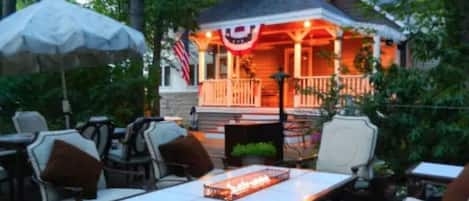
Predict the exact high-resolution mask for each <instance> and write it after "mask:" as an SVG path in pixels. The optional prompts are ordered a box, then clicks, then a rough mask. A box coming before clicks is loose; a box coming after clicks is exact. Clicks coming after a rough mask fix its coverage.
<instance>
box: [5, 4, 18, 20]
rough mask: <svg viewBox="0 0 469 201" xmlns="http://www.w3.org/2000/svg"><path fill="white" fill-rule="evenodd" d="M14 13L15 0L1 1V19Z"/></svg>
mask: <svg viewBox="0 0 469 201" xmlns="http://www.w3.org/2000/svg"><path fill="white" fill-rule="evenodd" d="M15 11H16V0H2V18H4V17H7V16H8V15H11V14H12V13H14V12H15Z"/></svg>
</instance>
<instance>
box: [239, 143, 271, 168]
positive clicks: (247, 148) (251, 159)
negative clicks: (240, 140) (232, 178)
mask: <svg viewBox="0 0 469 201" xmlns="http://www.w3.org/2000/svg"><path fill="white" fill-rule="evenodd" d="M276 154H277V150H276V149H275V146H274V145H273V144H272V143H270V142H269V143H266V142H259V143H249V144H245V145H241V144H238V145H236V146H235V147H234V148H233V151H232V152H231V155H232V156H235V157H239V158H241V162H242V164H243V165H253V164H265V162H266V159H269V158H273V157H275V155H276Z"/></svg>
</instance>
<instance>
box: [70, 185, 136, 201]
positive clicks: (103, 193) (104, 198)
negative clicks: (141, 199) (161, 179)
mask: <svg viewBox="0 0 469 201" xmlns="http://www.w3.org/2000/svg"><path fill="white" fill-rule="evenodd" d="M144 192H145V191H144V190H139V189H128V188H108V189H102V190H99V191H98V196H97V198H96V199H93V200H83V201H112V200H117V199H120V198H125V197H129V196H133V195H137V194H140V193H144ZM64 201H75V199H66V200H64Z"/></svg>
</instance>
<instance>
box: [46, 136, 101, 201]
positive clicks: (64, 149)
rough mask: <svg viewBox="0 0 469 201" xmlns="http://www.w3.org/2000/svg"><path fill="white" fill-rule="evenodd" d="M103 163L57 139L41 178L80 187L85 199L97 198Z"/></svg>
mask: <svg viewBox="0 0 469 201" xmlns="http://www.w3.org/2000/svg"><path fill="white" fill-rule="evenodd" d="M102 169H103V165H102V163H101V162H100V161H99V160H97V159H96V158H94V157H93V156H91V155H89V154H87V153H86V152H84V151H82V150H80V149H79V148H77V147H75V146H73V145H71V144H68V143H66V142H64V141H61V140H55V141H54V145H53V147H52V152H51V154H50V157H49V161H47V166H46V168H45V169H44V171H43V172H42V173H41V179H42V180H44V181H47V182H50V183H52V184H54V185H57V186H64V187H80V188H82V189H83V191H82V196H83V198H85V199H96V192H97V184H98V180H99V177H100V176H101V171H102Z"/></svg>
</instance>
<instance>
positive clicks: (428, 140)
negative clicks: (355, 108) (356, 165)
mask: <svg viewBox="0 0 469 201" xmlns="http://www.w3.org/2000/svg"><path fill="white" fill-rule="evenodd" d="M437 71H440V70H439V69H438V68H437V69H434V70H432V71H430V72H426V71H422V70H419V69H416V68H412V69H405V68H399V67H397V66H394V67H392V68H391V69H389V70H388V71H382V70H380V71H379V72H378V73H376V74H374V75H373V76H372V82H373V83H374V86H375V87H376V91H375V93H374V94H373V95H370V96H368V97H366V98H365V99H364V101H363V102H362V110H363V112H364V113H365V114H367V115H368V116H369V117H370V119H371V120H372V121H373V123H375V124H376V125H377V126H378V128H379V132H380V136H379V140H378V146H377V154H378V156H379V157H381V158H382V159H384V160H386V161H388V162H389V164H390V166H391V167H392V168H393V169H394V170H397V171H398V173H400V174H403V173H404V171H405V169H406V168H407V167H410V166H411V165H412V164H415V163H417V162H419V161H433V162H441V163H452V164H464V163H466V162H467V161H469V157H468V156H467V154H466V149H465V148H466V146H467V144H468V143H469V116H468V114H469V112H468V110H467V109H451V108H452V107H455V108H457V107H464V106H466V105H468V103H469V96H468V93H467V91H466V92H465V93H463V91H465V90H463V89H462V88H461V86H460V87H457V86H455V85H452V84H451V85H452V86H450V85H449V83H441V82H440V81H438V79H435V74H434V73H435V72H437ZM458 88H459V89H458ZM448 106H451V107H448Z"/></svg>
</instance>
